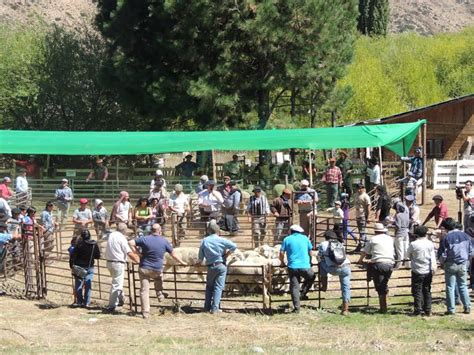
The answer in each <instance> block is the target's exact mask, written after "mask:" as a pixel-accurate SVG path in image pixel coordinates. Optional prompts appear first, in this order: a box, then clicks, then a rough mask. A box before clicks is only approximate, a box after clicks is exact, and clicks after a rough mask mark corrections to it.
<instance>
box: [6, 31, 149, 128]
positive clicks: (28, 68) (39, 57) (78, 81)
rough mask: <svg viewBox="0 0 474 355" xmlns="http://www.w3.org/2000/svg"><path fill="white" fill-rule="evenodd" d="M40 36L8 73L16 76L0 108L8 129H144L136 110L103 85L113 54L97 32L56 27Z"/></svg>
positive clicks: (10, 83) (11, 81)
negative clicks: (135, 116) (104, 70)
mask: <svg viewBox="0 0 474 355" xmlns="http://www.w3.org/2000/svg"><path fill="white" fill-rule="evenodd" d="M40 38H41V39H40V40H39V41H34V42H32V43H33V49H34V50H33V51H32V52H33V53H34V56H32V57H31V58H30V60H29V61H28V62H27V63H23V66H21V67H18V68H14V69H15V71H13V72H10V73H7V74H8V75H10V76H11V77H12V79H11V80H9V81H8V87H9V92H8V93H7V95H6V96H5V97H6V99H5V101H4V102H3V103H2V105H1V109H0V112H2V116H3V121H4V125H5V127H6V128H16V129H39V130H118V129H126V128H130V129H140V124H141V122H142V121H140V120H139V121H138V122H133V120H131V119H130V118H131V116H133V113H132V112H131V111H127V110H124V109H123V108H122V106H121V105H120V104H119V103H118V97H117V94H116V93H115V92H114V91H113V90H111V89H108V88H105V87H104V86H103V85H102V80H101V77H102V68H103V63H104V61H105V59H106V58H108V57H107V56H106V47H105V45H104V42H103V40H102V39H101V38H100V37H99V36H98V34H95V33H92V32H88V31H85V32H84V33H82V34H79V33H76V32H68V31H66V30H64V29H62V28H59V27H54V28H52V29H51V30H49V31H47V32H46V33H44V34H43V35H42V36H40ZM15 78H16V81H15V80H14V79H15ZM30 78H31V81H30Z"/></svg>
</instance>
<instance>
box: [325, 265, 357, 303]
mask: <svg viewBox="0 0 474 355" xmlns="http://www.w3.org/2000/svg"><path fill="white" fill-rule="evenodd" d="M320 267H321V276H327V275H328V274H331V275H337V276H339V282H340V284H341V291H342V300H343V301H344V302H350V301H351V267H350V265H345V266H344V267H335V266H332V267H330V266H328V265H327V264H326V263H325V262H321V264H320Z"/></svg>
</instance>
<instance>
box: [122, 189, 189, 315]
mask: <svg viewBox="0 0 474 355" xmlns="http://www.w3.org/2000/svg"><path fill="white" fill-rule="evenodd" d="M175 188H176V187H175ZM128 244H129V245H130V248H131V249H132V250H133V252H134V253H136V254H140V267H139V269H138V275H139V277H140V300H141V309H142V317H143V318H144V319H146V318H149V317H150V281H151V280H153V283H154V286H155V293H156V297H157V298H158V302H161V301H163V300H164V299H165V294H164V293H163V264H164V260H165V254H166V253H169V254H170V255H171V257H172V258H173V259H175V260H176V261H177V262H178V263H179V264H180V265H186V263H185V262H184V261H183V260H181V258H180V257H179V256H178V254H177V253H176V252H175V251H174V250H173V247H172V246H171V244H170V242H169V241H168V240H167V239H166V238H165V237H164V236H163V234H162V233H161V227H160V225H159V224H158V223H155V224H153V225H152V226H151V234H150V235H147V236H141V237H139V238H137V239H134V240H133V239H132V240H130V241H129V242H128ZM137 247H139V248H140V253H139V252H138V251H137Z"/></svg>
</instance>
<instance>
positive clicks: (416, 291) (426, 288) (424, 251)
mask: <svg viewBox="0 0 474 355" xmlns="http://www.w3.org/2000/svg"><path fill="white" fill-rule="evenodd" d="M427 233H428V228H426V227H425V226H418V227H416V228H415V229H414V236H415V237H416V240H414V241H413V242H411V243H410V246H409V247H408V252H407V257H408V258H409V259H410V260H411V292H412V294H413V299H414V303H413V306H414V311H413V314H414V315H416V316H418V315H421V314H422V312H424V314H425V316H428V317H429V316H431V281H432V280H433V275H434V273H435V272H436V268H437V265H438V263H437V260H436V253H435V247H434V244H433V242H432V241H431V240H429V239H428V238H427V237H426V235H427Z"/></svg>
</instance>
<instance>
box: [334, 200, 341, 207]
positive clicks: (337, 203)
mask: <svg viewBox="0 0 474 355" xmlns="http://www.w3.org/2000/svg"><path fill="white" fill-rule="evenodd" d="M334 204H335V205H339V206H341V205H342V203H341V201H336V202H334Z"/></svg>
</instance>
